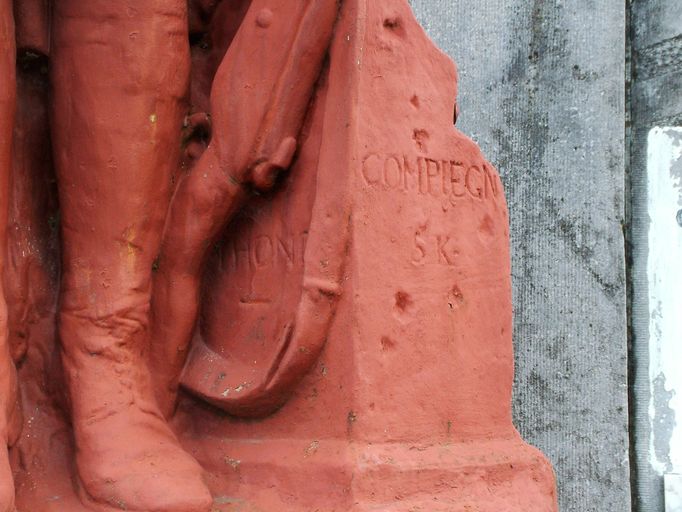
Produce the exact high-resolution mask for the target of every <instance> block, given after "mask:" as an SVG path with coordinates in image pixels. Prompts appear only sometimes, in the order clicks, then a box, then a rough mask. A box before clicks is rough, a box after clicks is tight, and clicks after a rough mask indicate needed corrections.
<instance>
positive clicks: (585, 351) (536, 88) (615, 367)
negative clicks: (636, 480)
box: [411, 0, 679, 512]
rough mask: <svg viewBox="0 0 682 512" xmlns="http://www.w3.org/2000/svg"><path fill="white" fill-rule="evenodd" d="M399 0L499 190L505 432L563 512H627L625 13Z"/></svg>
mask: <svg viewBox="0 0 682 512" xmlns="http://www.w3.org/2000/svg"><path fill="white" fill-rule="evenodd" d="M411 3H412V5H413V7H414V8H415V11H416V13H417V15H418V17H419V18H420V20H421V21H422V23H423V24H424V26H425V27H426V28H427V31H428V32H429V33H430V35H431V36H432V37H433V38H434V40H435V41H436V42H437V44H438V45H439V46H440V47H441V48H443V49H444V50H445V51H446V52H448V53H449V54H450V55H451V56H452V57H453V58H454V59H455V61H456V62H457V64H458V66H459V70H460V107H461V116H460V121H459V123H458V125H459V126H460V128H461V129H462V130H463V131H464V132H466V133H468V134H469V135H470V136H472V137H473V138H474V139H475V140H476V141H477V142H478V143H479V144H480V145H481V147H482V148H483V151H484V152H485V154H486V155H487V156H488V158H489V159H490V160H491V161H492V162H493V163H494V164H496V166H497V167H498V168H499V170H500V172H501V174H502V178H503V181H504V183H505V186H506V191H507V197H508V200H509V206H510V213H511V233H512V252H513V256H512V265H513V281H514V305H515V331H514V335H515V336H514V338H515V347H516V360H517V374H516V382H515V398H514V407H515V417H516V424H517V426H518V427H519V430H520V431H521V433H522V434H523V436H524V437H525V438H526V439H527V440H528V441H530V442H531V443H533V444H534V445H536V446H538V447H539V448H540V449H542V450H543V451H544V452H545V453H546V454H547V455H548V456H549V458H550V459H551V460H552V462H553V464H554V467H555V470H556V472H557V478H558V484H559V496H560V507H561V510H562V511H563V512H587V511H600V512H602V511H609V512H611V511H613V512H627V511H629V510H630V500H631V498H630V489H629V462H628V430H627V424H628V407H627V406H628V394H627V332H626V286H625V261H624V234H623V223H624V179H625V177H624V168H625V167H624V154H625V145H624V120H625V78H624V77H625V65H624V55H625V45H626V41H625V32H626V31H625V25H626V19H625V4H624V2H622V1H617V0H599V1H595V0H571V1H560V0H556V1H543V0H478V1H476V2H464V1H454V0H411ZM643 3H644V2H643ZM678 3H679V2H678Z"/></svg>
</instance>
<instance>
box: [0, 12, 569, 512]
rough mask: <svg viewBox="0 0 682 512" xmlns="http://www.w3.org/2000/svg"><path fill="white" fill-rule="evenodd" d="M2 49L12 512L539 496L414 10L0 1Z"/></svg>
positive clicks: (540, 477) (515, 501)
mask: <svg viewBox="0 0 682 512" xmlns="http://www.w3.org/2000/svg"><path fill="white" fill-rule="evenodd" d="M0 42H2V46H1V47H0V188H1V189H2V193H0V205H1V206H2V216H0V226H1V227H2V230H0V235H1V237H2V247H3V248H4V247H6V249H3V250H2V252H1V254H2V257H3V260H2V261H3V262H4V273H5V279H4V282H5V287H4V290H3V293H2V294H1V295H2V297H4V299H5V302H6V304H7V307H6V311H7V313H6V315H5V314H4V311H5V308H4V307H3V308H1V309H2V311H3V317H2V318H3V322H2V324H1V326H2V332H1V333H0V434H2V436H1V437H0V512H6V511H7V512H11V511H13V510H14V507H15V506H16V507H17V509H18V510H20V511H22V512H35V511H38V510H40V511H63V510H70V511H78V510H111V511H113V510H133V511H140V512H146V511H154V512H195V511H196V512H204V511H205V512H208V511H209V510H250V511H271V510H286V511H291V512H295V511H301V512H303V511H310V510H321V511H328V512H332V511H344V512H345V511H357V512H360V511H369V510H382V511H396V512H398V511H408V510H429V511H439V510H442V511H445V510H447V511H465V510H476V511H495V512H499V511H501V510H505V511H506V510H509V511H524V512H529V511H550V512H553V511H555V510H556V493H555V488H554V477H553V474H552V470H551V467H550V466H549V464H548V462H547V461H546V460H545V458H544V457H543V456H542V455H541V454H540V453H539V452H537V451H536V450H535V449H533V448H531V447H529V446H528V445H526V444H525V443H524V442H523V441H522V440H521V439H520V437H519V435H518V433H517V432H516V430H515V429H514V427H513V426H512V422H511V406H510V402H511V396H510V395H511V382H512V373H513V358H512V344H511V287H510V268H509V240H508V237H509V233H508V216H507V209H506V204H505V199H504V194H503V190H502V184H501V182H500V179H499V177H498V175H497V172H496V171H495V169H494V168H493V167H492V166H491V165H490V164H489V163H488V162H487V161H486V160H485V159H484V158H483V156H482V155H481V153H480V151H479V149H478V148H477V147H476V145H475V144H474V143H473V142H472V141H471V140H469V139H468V138H466V137H465V136H464V135H462V134H461V133H460V132H459V131H457V130H456V129H455V128H454V127H453V121H452V119H453V112H455V110H456V106H455V98H456V93H457V91H456V84H457V78H456V72H455V68H454V66H453V64H452V63H451V61H450V60H449V59H448V58H447V57H446V56H444V55H443V54H442V53H440V52H439V51H438V50H437V49H436V48H435V47H434V46H433V45H432V43H431V42H430V41H429V40H428V38H427V37H426V35H425V34H424V32H423V31H422V29H421V27H419V25H418V23H417V22H416V20H415V19H414V17H413V15H412V13H411V11H410V8H409V6H408V3H407V2H406V1H405V0H373V1H368V0H344V1H343V2H339V1H338V0H305V1H303V0H302V1H299V2H293V1H287V0H233V1H228V0H223V1H218V0H191V1H190V2H189V4H188V3H187V1H186V0H144V1H137V2H132V1H123V0H121V1H119V0H114V1H112V0H106V1H105V0H88V1H85V0H55V1H53V2H50V1H48V0H15V2H14V3H12V2H11V1H10V0H0ZM5 318H6V320H4V319H5ZM15 368H16V369H15ZM17 370H18V371H17ZM5 446H7V447H8V450H5Z"/></svg>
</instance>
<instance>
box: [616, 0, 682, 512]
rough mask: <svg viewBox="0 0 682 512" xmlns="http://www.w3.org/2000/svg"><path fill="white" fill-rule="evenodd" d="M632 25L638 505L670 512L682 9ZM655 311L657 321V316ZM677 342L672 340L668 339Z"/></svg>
mask: <svg viewBox="0 0 682 512" xmlns="http://www.w3.org/2000/svg"><path fill="white" fill-rule="evenodd" d="M631 18H632V27H633V30H632V31H631V32H632V48H633V55H632V57H633V58H632V78H633V82H632V94H631V98H630V111H631V119H632V132H631V155H632V160H631V166H630V173H629V179H630V189H631V193H630V205H631V207H630V209H629V210H630V215H629V219H628V224H629V226H630V230H629V232H628V234H629V245H630V247H631V248H632V272H631V283H632V286H631V290H632V315H631V332H632V368H633V376H634V379H633V386H634V387H633V400H632V404H633V408H632V412H633V420H634V421H633V423H632V433H633V440H634V452H635V453H634V457H633V461H634V465H633V474H634V481H635V482H636V487H635V492H634V502H635V504H636V507H637V510H638V512H659V511H660V510H664V507H665V505H664V501H665V491H664V489H665V488H664V476H663V475H664V474H666V473H668V472H671V471H678V472H679V469H676V466H677V465H678V464H675V460H676V459H677V455H676V453H677V452H678V450H679V448H676V446H679V443H680V442H682V440H679V439H676V437H675V436H679V433H678V434H676V433H675V423H679V414H680V411H679V409H680V406H679V403H677V405H676V400H675V399H674V397H679V396H680V394H681V393H682V390H680V389H679V382H678V383H676V382H675V379H674V375H676V374H679V366H677V368H672V369H671V368H670V363H671V362H672V361H667V360H666V359H665V358H666V355H665V352H666V351H669V347H671V346H675V345H679V337H680V333H679V332H677V334H671V333H672V332H674V331H675V330H676V328H675V327H674V326H672V327H671V326H670V320H671V319H670V318H669V317H670V316H671V315H674V313H673V312H672V311H673V309H674V308H675V304H674V303H673V302H671V300H670V298H665V297H664V295H665V291H664V289H665V286H666V285H667V284H669V285H673V281H674V279H675V275H676V274H675V272H674V271H673V272H672V273H671V274H670V275H668V273H667V272H666V273H665V275H664V276H663V280H659V279H658V278H656V274H657V272H655V271H654V270H655V269H656V267H657V266H660V261H659V260H660V258H665V257H666V255H668V254H669V253H670V251H672V250H674V247H675V240H676V239H678V238H679V230H680V229H682V228H680V227H679V225H677V224H676V222H675V220H676V219H675V212H674V211H671V212H670V215H671V216H672V218H669V217H668V216H666V215H665V212H660V211H659V210H660V208H666V207H667V208H671V207H670V205H666V202H667V201H666V200H665V195H666V192H665V190H666V189H667V193H668V194H670V193H675V188H674V187H672V183H674V181H673V182H671V181H670V178H671V177H672V176H670V172H669V171H666V170H665V167H666V164H665V162H666V153H670V151H666V150H665V146H666V144H665V140H667V139H668V137H667V135H666V133H667V134H670V133H674V131H669V130H664V129H663V128H665V127H675V126H678V127H679V126H682V96H681V95H680V90H682V3H680V2H679V1H678V0H648V1H646V2H645V1H641V0H640V1H633V2H632V14H631ZM672 156H673V155H670V154H668V155H667V157H672ZM670 160H671V158H667V161H670ZM659 164H662V165H659ZM659 184H660V185H662V186H661V187H659V186H658V185H659ZM680 207H681V208H682V205H680ZM661 238H664V239H665V241H664V242H662V241H661ZM668 266H669V265H668ZM670 270H673V269H670ZM660 272H661V271H660V270H659V271H658V274H660ZM659 277H660V276H659ZM677 293H678V294H679V289H678V290H677ZM658 302H660V307H659V304H657V303H658ZM670 308H673V309H670ZM652 312H656V315H654V316H652ZM677 315H679V311H678V312H677ZM666 317H668V318H666ZM659 324H660V325H659ZM661 328H662V329H663V330H661ZM671 336H673V337H674V339H673V340H670V339H669V338H670V337H671ZM668 357H669V356H668ZM677 364H678V365H679V361H678V362H677ZM676 413H677V415H678V418H677V419H676V418H675V415H676Z"/></svg>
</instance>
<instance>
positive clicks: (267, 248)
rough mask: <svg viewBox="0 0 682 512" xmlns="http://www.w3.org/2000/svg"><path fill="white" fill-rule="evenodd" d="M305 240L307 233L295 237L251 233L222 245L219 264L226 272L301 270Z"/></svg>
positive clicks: (291, 235) (290, 235)
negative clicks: (279, 269)
mask: <svg viewBox="0 0 682 512" xmlns="http://www.w3.org/2000/svg"><path fill="white" fill-rule="evenodd" d="M307 238H308V233H307V231H306V232H302V233H299V234H297V235H293V234H281V233H280V234H265V233H251V234H250V236H245V237H239V238H238V239H235V240H229V241H228V242H227V243H226V244H225V247H224V253H223V264H224V265H225V266H226V267H227V268H228V269H229V270H255V271H258V270H264V269H268V268H273V267H276V268H281V269H283V270H286V269H292V268H294V267H301V266H303V257H304V253H305V247H306V241H307Z"/></svg>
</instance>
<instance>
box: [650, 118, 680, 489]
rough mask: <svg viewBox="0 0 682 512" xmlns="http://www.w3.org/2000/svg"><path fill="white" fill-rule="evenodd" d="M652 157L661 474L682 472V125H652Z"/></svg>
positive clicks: (655, 417) (655, 399) (655, 412)
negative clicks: (681, 215)
mask: <svg viewBox="0 0 682 512" xmlns="http://www.w3.org/2000/svg"><path fill="white" fill-rule="evenodd" d="M647 158H648V159H647V193H648V205H647V209H648V213H649V220H650V226H649V255H648V262H647V278H648V284H649V381H650V389H651V397H650V401H649V417H650V422H651V432H652V435H651V441H650V442H651V446H650V462H651V465H652V467H653V468H654V470H655V471H657V472H658V473H659V474H661V475H662V474H664V473H667V472H682V428H681V427H680V425H679V424H678V423H679V421H677V419H676V418H679V417H681V415H682V372H681V371H680V361H682V344H681V343H680V339H682V314H680V312H681V311H682V292H681V290H682V229H680V226H679V224H678V219H677V216H678V212H679V211H680V207H682V128H661V127H657V128H653V129H652V130H651V131H650V132H649V139H648V157H647Z"/></svg>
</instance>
